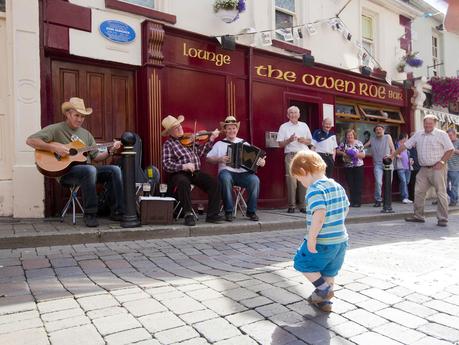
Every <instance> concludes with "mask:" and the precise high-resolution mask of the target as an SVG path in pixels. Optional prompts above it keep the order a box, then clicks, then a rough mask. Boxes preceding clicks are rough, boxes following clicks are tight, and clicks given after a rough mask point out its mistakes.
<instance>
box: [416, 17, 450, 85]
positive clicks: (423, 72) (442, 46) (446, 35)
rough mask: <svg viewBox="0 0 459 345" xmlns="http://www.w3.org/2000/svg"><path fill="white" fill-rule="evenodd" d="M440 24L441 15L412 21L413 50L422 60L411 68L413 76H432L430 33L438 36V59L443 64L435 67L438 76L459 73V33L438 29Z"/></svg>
mask: <svg viewBox="0 0 459 345" xmlns="http://www.w3.org/2000/svg"><path fill="white" fill-rule="evenodd" d="M441 24H442V17H441V15H437V16H434V17H431V18H425V17H419V18H416V19H415V20H414V21H413V31H414V32H415V33H416V34H415V39H414V40H413V51H417V52H419V56H420V57H421V58H422V59H423V60H424V64H423V65H422V66H421V67H420V68H415V69H413V75H414V77H421V76H424V77H428V78H431V77H432V76H433V73H432V67H429V68H427V66H432V65H433V60H432V35H437V36H438V38H439V61H440V62H443V65H441V66H438V67H437V72H438V75H439V76H445V77H455V76H458V75H459V73H458V72H459V59H458V56H459V35H457V34H454V33H450V32H446V31H439V30H438V29H437V27H438V26H440V25H441ZM427 69H428V71H427Z"/></svg>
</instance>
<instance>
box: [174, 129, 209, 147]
mask: <svg viewBox="0 0 459 345" xmlns="http://www.w3.org/2000/svg"><path fill="white" fill-rule="evenodd" d="M213 132H214V131H199V132H197V133H183V135H182V136H181V137H180V139H179V141H180V143H181V144H182V145H183V146H187V147H190V146H193V143H195V144H203V143H205V142H207V141H208V140H209V138H210V136H211V135H212V133H213Z"/></svg>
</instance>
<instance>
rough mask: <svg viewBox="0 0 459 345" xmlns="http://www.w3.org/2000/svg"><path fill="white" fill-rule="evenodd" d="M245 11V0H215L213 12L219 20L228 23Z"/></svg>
mask: <svg viewBox="0 0 459 345" xmlns="http://www.w3.org/2000/svg"><path fill="white" fill-rule="evenodd" d="M244 11H245V0H215V2H214V12H215V14H216V15H217V17H219V18H220V19H221V20H223V21H224V22H225V23H227V24H229V23H232V22H234V21H236V20H238V19H239V14H240V13H242V12H244Z"/></svg>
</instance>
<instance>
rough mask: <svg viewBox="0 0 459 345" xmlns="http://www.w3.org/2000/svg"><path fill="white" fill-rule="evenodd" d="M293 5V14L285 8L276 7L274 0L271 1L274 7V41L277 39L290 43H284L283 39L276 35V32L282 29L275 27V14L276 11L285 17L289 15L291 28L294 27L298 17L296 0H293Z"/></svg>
mask: <svg viewBox="0 0 459 345" xmlns="http://www.w3.org/2000/svg"><path fill="white" fill-rule="evenodd" d="M293 2H294V4H295V12H292V11H290V10H288V9H286V8H283V7H279V6H277V5H276V0H273V5H274V19H273V20H274V32H275V37H274V39H277V40H279V41H282V42H291V41H286V40H285V39H284V37H283V36H282V35H280V34H278V33H277V30H280V29H282V28H278V27H277V22H276V14H277V11H279V12H282V13H283V14H286V15H289V16H291V17H292V27H294V26H296V25H297V23H298V16H297V13H296V12H297V11H298V4H297V1H296V0H293Z"/></svg>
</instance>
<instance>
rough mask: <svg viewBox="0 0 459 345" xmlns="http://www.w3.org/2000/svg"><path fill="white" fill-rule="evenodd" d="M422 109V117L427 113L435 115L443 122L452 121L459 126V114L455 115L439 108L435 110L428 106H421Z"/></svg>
mask: <svg viewBox="0 0 459 345" xmlns="http://www.w3.org/2000/svg"><path fill="white" fill-rule="evenodd" d="M419 110H420V111H421V115H422V117H424V116H426V115H429V114H430V115H435V116H436V117H437V118H438V120H439V121H440V122H442V123H451V124H455V125H458V126H459V115H454V114H450V113H445V112H443V111H439V110H433V109H428V108H419Z"/></svg>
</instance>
